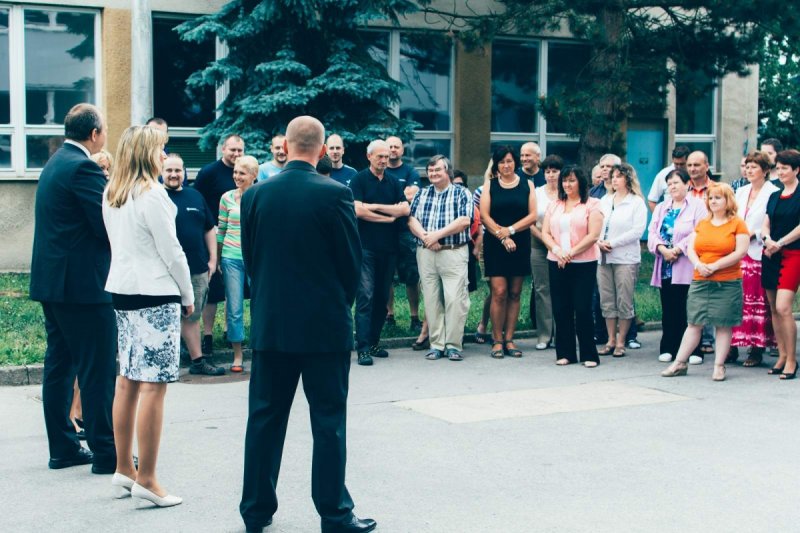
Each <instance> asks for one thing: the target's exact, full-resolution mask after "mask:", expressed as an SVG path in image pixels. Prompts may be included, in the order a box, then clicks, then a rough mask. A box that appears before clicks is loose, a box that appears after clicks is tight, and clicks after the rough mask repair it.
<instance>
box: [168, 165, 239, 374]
mask: <svg viewBox="0 0 800 533" xmlns="http://www.w3.org/2000/svg"><path fill="white" fill-rule="evenodd" d="M161 174H162V176H163V177H164V187H166V189H167V194H168V195H169V198H170V200H172V203H174V204H175V206H176V207H177V208H178V214H177V215H176V216H175V230H176V232H177V234H178V242H180V243H181V247H182V248H183V252H184V253H185V254H186V260H187V262H188V263H189V273H190V274H191V275H192V289H194V302H195V304H194V312H193V313H192V314H191V315H189V316H188V317H187V316H183V315H181V337H183V342H185V343H186V348H187V349H188V350H189V356H190V357H191V358H192V366H191V367H190V368H189V372H191V373H192V374H205V375H208V376H221V375H222V374H224V373H225V370H224V369H222V368H219V367H216V366H214V364H213V363H212V362H211V359H210V358H211V356H210V355H209V356H208V357H203V353H202V351H201V349H200V315H201V314H202V311H203V305H204V303H205V301H206V297H207V296H208V281H209V279H210V278H211V274H213V273H214V272H215V271H216V270H217V231H216V230H217V224H216V220H214V217H213V215H212V214H211V210H210V209H209V208H208V205H206V201H205V200H204V199H203V196H202V195H201V194H200V193H199V192H197V191H196V190H194V189H191V188H184V187H183V175H184V168H183V158H182V157H181V156H180V155H178V154H169V155H168V156H167V158H166V160H164V168H163V170H162V172H161Z"/></svg>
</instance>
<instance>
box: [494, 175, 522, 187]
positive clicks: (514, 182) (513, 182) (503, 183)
mask: <svg viewBox="0 0 800 533" xmlns="http://www.w3.org/2000/svg"><path fill="white" fill-rule="evenodd" d="M497 179H498V180H499V182H500V186H501V187H503V188H504V189H513V188H514V187H516V186H517V183H519V176H517V175H515V178H514V179H513V180H511V181H503V177H502V176H498V178H497Z"/></svg>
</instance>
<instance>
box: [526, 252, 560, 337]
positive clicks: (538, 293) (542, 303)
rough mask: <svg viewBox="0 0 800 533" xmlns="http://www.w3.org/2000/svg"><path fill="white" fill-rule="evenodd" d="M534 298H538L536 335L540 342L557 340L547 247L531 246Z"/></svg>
mask: <svg viewBox="0 0 800 533" xmlns="http://www.w3.org/2000/svg"><path fill="white" fill-rule="evenodd" d="M531 275H532V277H533V294H532V295H531V297H532V298H535V299H536V317H535V318H536V324H534V326H536V337H537V340H538V342H549V341H550V340H551V339H553V340H554V341H555V334H554V330H553V302H552V301H551V300H550V267H549V266H548V264H547V248H544V247H541V248H540V247H538V246H531Z"/></svg>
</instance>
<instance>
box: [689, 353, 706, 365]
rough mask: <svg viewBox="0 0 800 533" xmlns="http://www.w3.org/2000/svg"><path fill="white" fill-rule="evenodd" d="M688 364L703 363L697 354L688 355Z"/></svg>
mask: <svg viewBox="0 0 800 533" xmlns="http://www.w3.org/2000/svg"><path fill="white" fill-rule="evenodd" d="M689 364H690V365H702V364H703V358H702V357H700V356H699V355H690V356H689Z"/></svg>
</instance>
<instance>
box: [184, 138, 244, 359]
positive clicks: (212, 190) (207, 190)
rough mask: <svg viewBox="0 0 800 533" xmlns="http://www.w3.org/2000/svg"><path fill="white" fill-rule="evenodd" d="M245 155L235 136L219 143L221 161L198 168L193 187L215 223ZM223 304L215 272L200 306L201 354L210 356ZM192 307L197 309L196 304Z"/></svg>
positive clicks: (238, 139) (242, 143)
mask: <svg viewBox="0 0 800 533" xmlns="http://www.w3.org/2000/svg"><path fill="white" fill-rule="evenodd" d="M242 155H244V141H243V140H242V138H241V137H239V136H238V135H228V136H227V137H225V138H224V139H223V140H222V158H221V159H219V160H217V161H214V162H213V163H210V164H208V165H206V166H204V167H203V168H201V169H200V172H198V173H197V180H195V182H194V188H195V189H197V191H198V192H199V193H200V194H202V195H203V199H204V200H205V201H206V204H207V205H208V208H209V209H211V214H212V215H213V216H214V221H215V223H216V220H217V219H218V218H219V199H220V198H221V197H222V195H223V194H225V193H226V192H228V191H231V190H233V189H235V188H236V184H235V183H234V182H233V166H234V165H235V164H236V160H237V159H239V157H241V156H242ZM224 301H225V286H224V285H223V284H222V273H221V272H215V273H214V275H213V276H211V281H210V282H209V284H208V300H207V301H206V305H205V307H203V330H204V331H203V333H204V334H203V345H202V348H203V353H204V354H206V355H211V351H212V347H213V345H214V339H213V338H212V336H211V334H212V332H213V331H214V319H215V318H216V316H217V304H218V303H219V302H224ZM195 307H198V306H197V305H195Z"/></svg>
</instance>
